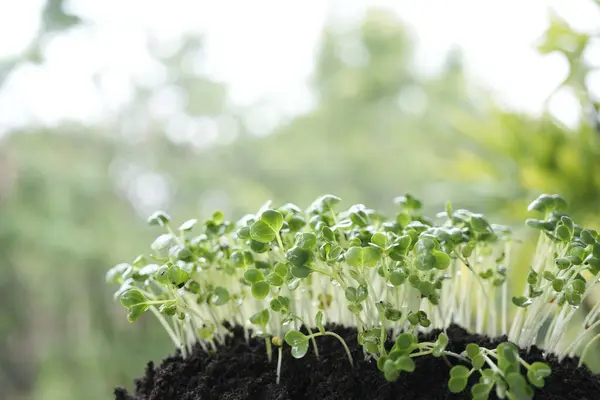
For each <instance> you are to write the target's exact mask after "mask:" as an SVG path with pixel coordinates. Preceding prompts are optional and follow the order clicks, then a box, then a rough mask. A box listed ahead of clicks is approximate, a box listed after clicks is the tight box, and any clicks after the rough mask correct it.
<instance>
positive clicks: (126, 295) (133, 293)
mask: <svg viewBox="0 0 600 400" xmlns="http://www.w3.org/2000/svg"><path fill="white" fill-rule="evenodd" d="M120 300H121V304H122V305H123V306H124V307H127V308H129V307H134V306H137V305H140V304H143V303H146V302H147V301H148V299H147V298H146V296H144V294H143V293H142V292H140V291H139V290H137V289H129V290H127V291H125V292H123V293H122V294H121V297H120Z"/></svg>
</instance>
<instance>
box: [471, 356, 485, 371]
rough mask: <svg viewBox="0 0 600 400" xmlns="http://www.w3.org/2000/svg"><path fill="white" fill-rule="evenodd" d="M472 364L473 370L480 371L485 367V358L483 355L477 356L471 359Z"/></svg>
mask: <svg viewBox="0 0 600 400" xmlns="http://www.w3.org/2000/svg"><path fill="white" fill-rule="evenodd" d="M471 364H472V365H473V368H475V369H477V370H479V369H481V368H483V366H484V365H485V358H484V357H483V355H481V354H477V355H476V356H474V357H471Z"/></svg>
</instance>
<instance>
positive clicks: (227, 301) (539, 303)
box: [107, 195, 600, 399]
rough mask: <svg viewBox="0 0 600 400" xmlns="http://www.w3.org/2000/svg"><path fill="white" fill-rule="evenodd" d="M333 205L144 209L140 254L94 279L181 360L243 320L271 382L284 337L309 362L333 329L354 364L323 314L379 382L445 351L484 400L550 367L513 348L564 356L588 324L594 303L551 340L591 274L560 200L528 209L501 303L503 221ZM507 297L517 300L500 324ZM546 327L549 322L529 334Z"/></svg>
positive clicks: (533, 380)
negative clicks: (536, 237) (454, 327)
mask: <svg viewBox="0 0 600 400" xmlns="http://www.w3.org/2000/svg"><path fill="white" fill-rule="evenodd" d="M339 203H340V199H339V198H338V197H336V196H333V195H325V196H322V197H320V198H318V199H317V200H316V201H315V202H314V203H313V204H312V205H310V207H308V209H306V210H304V211H303V210H302V209H300V208H299V207H298V206H296V205H294V204H285V205H283V206H281V207H279V208H270V204H267V205H265V206H264V207H263V208H262V209H261V210H260V211H259V212H258V213H257V214H255V215H246V216H245V217H244V218H242V219H240V220H239V221H238V222H237V223H235V224H234V223H231V222H229V221H227V220H226V219H225V217H224V215H223V214H222V213H220V212H216V213H214V214H213V215H212V217H211V218H210V219H209V220H207V221H205V222H204V223H203V225H200V224H199V222H198V221H197V220H195V219H193V220H189V221H186V222H184V223H183V224H182V225H180V226H179V228H178V229H174V228H173V227H172V225H171V224H172V222H171V219H170V217H169V216H168V215H167V214H165V213H164V212H157V213H155V214H153V215H152V216H151V217H150V218H149V219H148V222H149V223H150V224H152V225H158V226H160V227H162V228H163V229H164V230H165V233H163V234H161V235H160V236H159V237H158V238H157V239H156V240H155V241H154V243H153V244H152V246H151V249H152V252H151V254H150V255H149V257H146V256H138V257H137V258H136V259H135V260H134V261H133V262H132V263H130V264H119V265H117V266H116V267H114V268H112V269H111V270H110V271H109V272H108V273H107V280H108V281H109V282H111V283H115V284H119V285H121V286H120V288H119V289H118V290H117V292H116V293H115V297H116V298H118V299H119V300H120V302H121V304H122V305H123V306H124V307H126V308H127V318H128V320H129V321H131V322H133V321H135V320H136V319H138V318H139V317H140V316H141V315H142V314H144V313H145V312H146V311H148V310H150V312H152V313H153V314H154V315H155V316H156V317H157V318H158V320H159V321H160V323H161V324H162V325H163V327H164V328H165V330H166V331H167V333H168V335H169V336H170V338H171V339H172V341H173V343H174V344H175V346H176V347H177V348H179V349H180V350H181V352H182V354H183V356H184V357H185V356H186V355H187V354H188V353H189V352H190V351H191V349H192V346H193V345H194V344H195V343H200V345H201V346H203V347H204V348H205V349H206V350H208V349H212V350H216V349H217V346H218V345H219V344H220V343H223V342H224V340H225V338H226V336H227V335H228V334H229V331H228V329H227V326H228V324H229V325H239V326H242V327H243V328H244V330H245V333H246V338H247V339H248V338H249V337H250V336H254V337H260V338H262V340H264V342H265V347H266V352H267V354H266V357H267V358H268V360H269V361H270V362H271V361H272V359H273V346H274V347H275V348H276V349H277V359H278V361H277V366H276V367H275V369H276V376H277V378H276V379H277V382H279V376H280V371H281V368H282V365H281V364H282V363H281V360H282V349H283V347H284V346H286V345H287V346H289V347H290V348H291V354H292V355H293V357H295V358H301V357H304V356H305V355H306V354H307V353H308V352H309V349H311V348H312V352H313V353H314V356H315V357H316V358H318V357H319V340H318V339H319V337H321V336H326V335H328V336H333V337H335V338H337V339H338V340H339V342H340V346H342V347H343V348H344V349H345V352H346V354H347V356H348V362H349V363H350V364H353V363H354V360H353V357H352V354H351V351H350V349H349V348H348V345H347V344H346V343H345V342H344V340H343V338H341V337H340V336H338V335H337V334H336V333H334V332H332V331H328V330H327V329H326V328H327V325H326V324H325V323H324V321H325V320H326V321H327V322H328V323H331V324H341V325H344V326H353V327H356V328H357V330H358V344H360V345H361V346H362V349H363V356H364V357H365V358H366V359H372V360H374V362H376V364H377V367H378V368H379V369H380V370H381V371H382V373H383V375H384V376H385V378H386V379H387V380H389V381H395V380H396V379H397V378H398V377H399V376H400V375H401V374H402V373H410V372H412V371H414V369H415V368H416V365H415V361H414V359H415V358H417V357H424V356H433V357H442V358H444V359H446V360H447V361H449V359H454V360H455V364H456V365H455V366H454V367H452V368H451V369H450V370H449V381H448V388H449V390H450V391H451V392H456V393H458V392H461V391H463V390H464V389H465V388H466V386H467V381H468V378H469V377H470V376H471V375H473V374H478V375H479V376H480V378H479V381H478V383H476V384H475V385H474V386H473V387H472V388H471V394H472V396H473V398H474V399H487V398H488V395H489V394H490V393H491V391H492V390H493V389H495V393H496V395H497V396H498V397H500V398H510V399H530V398H532V396H533V388H534V387H536V388H541V387H543V386H544V378H545V377H547V376H548V375H549V374H550V368H549V367H548V365H546V364H544V363H539V362H536V363H533V364H528V363H527V362H526V361H525V360H523V359H522V358H521V357H520V356H519V353H518V347H517V346H519V347H522V348H523V347H528V346H531V345H533V344H536V343H537V344H541V345H542V346H543V348H545V349H547V350H548V352H553V353H556V354H558V355H559V356H561V357H563V356H565V355H567V354H573V353H574V352H575V350H576V347H577V345H578V344H579V343H580V342H582V339H583V337H584V336H586V334H587V332H590V331H591V329H593V328H595V327H596V326H598V325H600V319H598V318H597V317H598V314H600V305H597V306H595V307H594V308H593V309H592V311H591V312H590V313H589V314H588V316H587V317H586V320H585V324H586V325H585V327H586V329H585V330H584V331H583V332H582V334H581V335H580V337H578V338H577V339H576V340H575V341H574V342H573V343H572V344H571V345H570V346H568V347H567V348H563V347H560V346H559V345H560V344H562V339H563V337H564V332H565V326H566V325H567V324H568V323H569V322H570V321H571V319H572V317H573V315H574V314H575V312H576V310H577V307H578V306H579V304H580V303H581V301H582V300H583V299H584V298H585V297H586V296H587V295H588V294H589V293H590V291H591V288H592V286H593V285H594V284H595V283H596V282H597V280H598V277H600V244H599V243H598V242H597V241H596V239H597V238H598V235H597V233H596V232H594V231H592V230H587V229H583V228H581V227H580V226H578V225H576V224H575V223H574V222H573V221H572V220H571V218H569V217H568V215H566V214H565V212H564V209H565V206H566V203H565V201H564V200H563V199H562V198H561V197H560V196H556V195H553V196H548V195H543V196H540V197H539V198H538V199H537V200H536V201H534V202H533V203H532V204H531V206H530V208H531V209H532V210H535V211H539V212H542V213H544V219H543V220H528V221H527V224H528V225H529V226H532V227H534V228H536V229H540V230H541V232H542V233H541V235H540V242H539V246H538V250H537V252H536V256H535V261H534V263H533V267H532V268H531V270H530V271H529V274H528V279H527V281H528V288H527V291H526V293H525V295H523V296H520V297H513V298H512V304H511V302H510V298H509V297H508V296H509V295H508V288H507V282H506V278H507V272H508V268H507V266H508V265H510V250H511V237H510V231H509V229H508V228H506V227H504V226H501V225H495V224H492V223H490V222H489V221H488V220H487V218H486V217H485V216H484V215H482V214H478V213H473V212H470V211H468V210H463V209H458V210H454V209H453V207H452V205H451V204H450V203H448V205H447V206H446V209H445V211H444V212H441V213H440V214H438V215H437V217H436V219H430V218H428V217H426V216H424V215H422V213H421V203H420V201H418V200H417V199H415V198H414V197H412V196H410V195H406V196H401V197H398V198H397V199H396V204H397V212H396V214H395V215H394V216H393V217H392V218H386V217H384V216H383V215H382V214H381V213H379V212H377V211H375V210H372V209H369V208H367V207H365V206H364V205H362V204H357V205H353V206H351V207H350V208H349V209H347V210H341V211H338V208H339ZM194 231H196V233H195V234H194V233H193V232H194ZM513 304H514V305H516V306H518V307H519V309H518V312H517V315H516V318H515V319H514V321H513V323H512V326H511V327H510V331H509V320H508V319H509V317H508V307H513V306H514V305H513ZM453 323H455V324H458V325H461V326H463V327H464V328H466V329H469V330H472V331H476V332H479V333H482V334H486V335H488V336H489V337H492V338H494V337H498V336H500V335H504V334H508V338H509V340H510V342H512V343H510V342H506V343H502V344H500V345H498V346H497V347H496V348H495V349H487V348H483V347H479V346H478V345H476V344H471V345H469V346H468V347H467V349H466V350H465V351H464V352H462V353H461V354H456V353H453V352H451V351H448V350H447V349H446V347H447V345H448V337H447V336H446V334H445V333H443V332H444V330H445V329H446V328H447V327H448V326H450V324H453ZM545 323H549V328H548V329H547V331H546V333H545V337H544V338H543V340H542V342H541V343H538V342H537V341H536V340H537V336H538V335H537V334H538V332H539V330H540V327H541V326H542V325H543V324H545ZM313 328H314V329H313ZM302 329H304V331H303V330H302ZM433 329H440V330H442V333H440V334H439V336H438V337H437V339H436V340H435V341H430V342H426V341H421V342H419V336H420V334H421V333H427V332H430V331H431V330H433ZM597 338H598V337H595V338H594V339H592V341H593V340H596V339H597ZM592 341H590V342H589V343H591V342H592ZM390 342H392V343H393V346H392V347H391V348H389V347H390V346H386V343H390ZM513 343H514V344H513ZM515 344H516V345H517V346H515ZM587 348H589V345H588V347H587ZM587 348H586V350H587ZM584 355H585V350H584ZM465 365H470V368H469V367H467V366H465Z"/></svg>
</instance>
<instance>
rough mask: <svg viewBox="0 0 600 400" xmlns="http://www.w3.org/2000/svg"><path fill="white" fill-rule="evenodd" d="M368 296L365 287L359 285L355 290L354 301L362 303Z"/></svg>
mask: <svg viewBox="0 0 600 400" xmlns="http://www.w3.org/2000/svg"><path fill="white" fill-rule="evenodd" d="M368 296H369V290H368V289H367V287H366V286H363V285H360V286H359V287H358V289H357V290H356V301H358V302H362V301H365V300H366V299H367V297H368Z"/></svg>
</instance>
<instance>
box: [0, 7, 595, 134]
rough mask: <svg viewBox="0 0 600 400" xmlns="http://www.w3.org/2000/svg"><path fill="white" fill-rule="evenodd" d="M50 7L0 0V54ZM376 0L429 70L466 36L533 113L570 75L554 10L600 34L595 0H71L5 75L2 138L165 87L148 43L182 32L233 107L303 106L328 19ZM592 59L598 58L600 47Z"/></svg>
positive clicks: (487, 76)
mask: <svg viewBox="0 0 600 400" xmlns="http://www.w3.org/2000/svg"><path fill="white" fill-rule="evenodd" d="M42 5H43V0H19V1H9V0H0V58H3V57H10V56H14V55H17V54H19V53H20V52H22V51H23V49H25V48H26V46H27V45H28V44H29V42H30V41H31V40H32V38H33V37H34V35H35V32H36V30H37V29H38V26H39V16H40V13H39V10H40V8H41V7H42ZM369 5H379V6H385V7H388V8H389V9H390V10H391V11H393V12H396V13H398V15H400V16H401V17H402V18H403V19H404V20H405V21H406V22H407V23H408V24H409V25H410V27H411V28H412V30H413V31H414V34H415V36H416V39H417V44H418V47H417V66H418V68H419V69H420V70H421V71H424V72H427V73H430V72H435V70H436V68H437V66H438V65H439V62H440V61H441V60H442V57H443V56H444V54H445V52H446V51H447V50H448V49H449V48H450V47H452V46H453V45H460V46H461V47H462V48H463V49H464V52H465V54H466V59H467V67H468V70H469V72H470V73H471V75H472V76H473V77H475V79H477V81H478V82H480V83H482V84H484V85H485V86H487V87H489V88H490V89H492V90H493V91H494V93H495V94H496V96H497V99H498V101H500V102H501V103H502V104H504V105H506V106H508V107H512V108H518V109H522V110H526V111H529V112H539V110H540V107H541V104H542V102H543V101H544V99H545V97H546V96H547V94H548V93H549V92H550V91H551V90H552V89H553V88H554V87H555V86H556V85H557V84H558V82H559V81H560V80H561V79H562V78H563V77H564V76H565V73H566V62H565V61H564V60H562V59H560V57H558V56H547V57H543V56H540V55H538V54H537V53H536V51H535V50H534V49H533V46H534V44H535V41H536V40H537V39H538V38H539V37H540V35H541V34H542V32H543V31H544V29H545V28H546V26H547V24H548V10H549V7H552V8H553V9H554V10H555V11H557V12H558V13H559V14H560V15H562V16H563V17H564V18H566V19H567V21H568V22H570V23H571V24H572V25H573V26H574V27H576V28H578V29H585V30H589V31H600V12H598V9H597V7H595V6H594V5H593V4H592V2H591V0H453V1H447V0H418V1H417V0H397V1H393V0H387V1H386V0H376V1H368V0H332V1H325V0H303V1H296V2H291V1H286V0H252V1H246V0H237V1H235V0H219V1H207V0H169V1H166V0H103V1H98V0H71V2H70V7H71V8H72V10H73V11H75V13H76V14H78V15H80V16H83V18H84V19H85V20H87V21H89V22H91V23H92V25H90V26H87V27H83V28H78V29H76V30H75V31H73V32H72V33H70V34H69V35H63V36H60V37H57V38H51V39H50V40H49V41H48V43H47V46H46V48H45V54H46V56H47V58H48V62H47V63H46V64H45V65H44V66H41V67H39V66H33V65H28V66H24V67H22V68H20V69H19V70H18V71H17V72H16V73H14V74H13V75H12V76H11V77H10V78H9V80H8V82H7V84H6V85H5V87H4V88H3V90H2V92H0V135H1V133H2V131H3V130H4V131H5V130H7V129H10V128H11V127H14V126H19V125H24V124H28V123H32V122H33V123H42V124H54V123H56V122H57V121H59V120H61V119H63V118H74V119H78V120H82V121H84V122H89V123H94V122H98V121H101V119H102V118H103V117H105V116H106V112H111V111H114V110H116V109H118V107H119V106H120V105H122V104H125V103H126V102H127V101H128V100H129V99H130V96H131V94H132V91H131V86H130V82H131V81H132V80H133V81H135V82H140V83H143V84H146V85H155V84H160V83H161V82H162V80H163V79H164V71H162V70H161V69H160V65H157V63H156V62H153V60H152V58H151V56H150V54H149V52H148V50H147V46H146V43H147V40H148V34H149V35H150V37H152V38H154V40H156V41H157V42H158V43H159V45H160V48H161V49H163V50H164V51H167V52H168V51H170V49H172V48H173V46H174V44H175V43H177V41H178V39H179V37H180V36H181V35H182V34H183V33H185V32H190V31H195V32H203V33H205V34H206V38H207V43H206V46H207V47H206V51H205V54H206V56H207V61H208V62H207V63H206V65H205V66H204V67H203V68H204V70H205V71H206V72H208V73H209V74H210V75H212V76H214V77H215V78H216V79H218V80H221V81H224V82H225V83H227V85H228V86H229V87H230V94H231V97H232V100H233V102H234V103H235V104H238V105H242V106H247V105H251V104H255V103H257V102H263V103H264V102H266V103H267V104H270V105H272V106H273V107H274V109H276V110H277V111H278V112H279V113H282V114H294V113H297V112H301V111H303V110H305V109H306V107H307V106H308V104H309V100H310V96H309V94H308V89H307V87H306V80H307V78H308V77H309V75H310V73H311V70H312V66H313V61H314V55H315V52H316V45H317V42H318V38H319V35H320V31H321V29H322V27H323V26H324V24H325V23H326V22H327V21H330V22H334V23H348V22H352V21H358V20H360V19H361V17H362V15H363V13H364V10H365V9H366V7H368V6H369ZM590 57H591V58H593V59H594V60H595V63H596V64H597V65H600V44H596V48H595V50H594V51H593V52H592V53H591V54H590ZM98 76H99V78H98ZM94 77H96V79H97V80H98V82H99V83H100V91H98V88H97V87H96V86H95V85H94ZM596 78H598V79H595V81H594V85H595V87H598V88H600V77H598V76H596ZM570 101H571V99H570V98H569V97H568V96H564V97H562V98H558V99H557V102H556V104H554V108H555V109H556V110H558V114H559V115H560V118H561V119H563V120H565V121H567V122H569V121H573V120H574V119H576V118H577V110H576V109H575V108H574V107H573V106H572V103H570Z"/></svg>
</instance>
